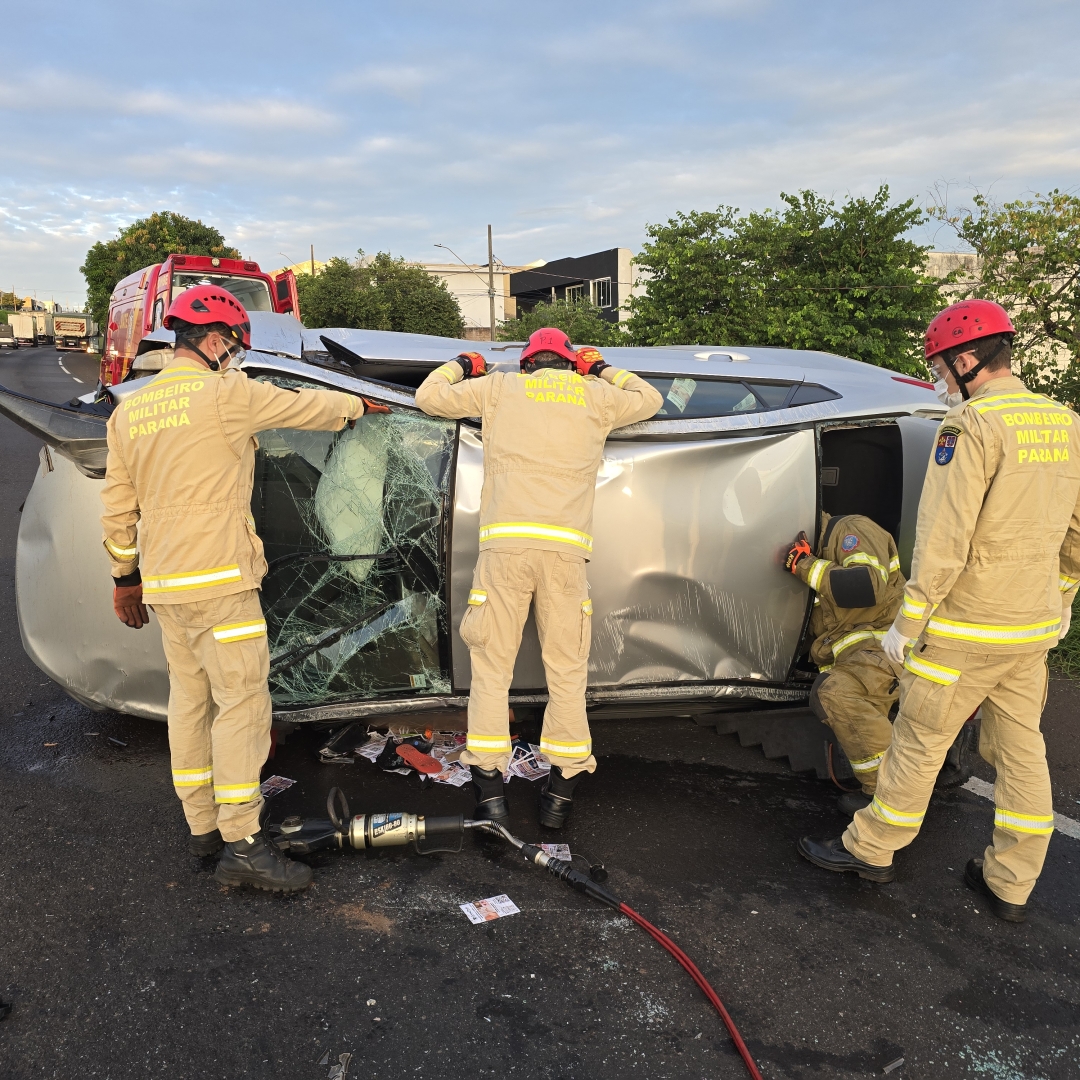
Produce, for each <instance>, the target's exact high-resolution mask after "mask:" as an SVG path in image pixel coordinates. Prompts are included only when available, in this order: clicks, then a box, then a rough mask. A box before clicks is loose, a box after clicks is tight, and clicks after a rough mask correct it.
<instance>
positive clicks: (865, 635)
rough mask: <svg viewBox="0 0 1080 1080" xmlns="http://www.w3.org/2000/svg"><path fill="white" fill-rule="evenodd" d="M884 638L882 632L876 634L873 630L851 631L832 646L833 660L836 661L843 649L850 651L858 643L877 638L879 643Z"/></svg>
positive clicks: (883, 632)
mask: <svg viewBox="0 0 1080 1080" xmlns="http://www.w3.org/2000/svg"><path fill="white" fill-rule="evenodd" d="M884 636H885V631H884V630H881V631H878V632H877V633H875V632H874V631H873V630H853V631H852V632H851V633H850V634H845V635H844V636H843V637H842V638H840V640H839V641H837V642H835V643H834V644H833V647H832V654H833V659H834V660H836V659H837V658H838V657H839V656H840V654H841V653H842V652H843V651H844V650H845V649H850V648H851V646H852V645H855V644H857V643H858V642H860V641H869V640H871V639H872V638H877V639H878V640H879V641H880V640H881V639H882V638H883V637H884Z"/></svg>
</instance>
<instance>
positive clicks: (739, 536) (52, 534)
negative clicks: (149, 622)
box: [0, 312, 945, 763]
mask: <svg viewBox="0 0 1080 1080" xmlns="http://www.w3.org/2000/svg"><path fill="white" fill-rule="evenodd" d="M252 334H253V345H254V348H253V350H252V351H251V352H249V353H248V355H247V358H246V360H245V361H244V365H243V366H244V370H245V371H247V373H248V375H249V376H250V377H252V378H258V379H267V380H270V381H272V382H275V383H278V384H280V385H287V386H299V385H307V386H328V387H334V388H336V389H339V390H346V391H349V392H352V393H356V394H364V395H366V396H368V397H371V398H374V399H376V400H379V401H382V402H385V403H386V404H388V405H389V406H390V407H391V408H392V410H393V411H392V412H391V413H390V414H373V415H369V416H366V417H364V418H363V419H362V420H361V421H360V422H358V423H357V425H356V428H355V429H354V430H349V429H345V430H344V431H342V432H339V433H318V432H300V431H268V432H265V433H264V434H263V435H261V436H260V440H259V441H260V448H259V451H258V456H257V461H256V476H255V489H254V495H253V499H252V507H251V509H252V513H253V515H254V517H255V522H256V525H257V528H258V532H259V535H260V536H261V537H262V538H263V541H264V544H265V547H266V555H267V559H268V562H269V572H268V574H267V576H266V579H265V581H264V583H263V606H264V608H265V611H266V617H267V623H268V627H269V633H270V652H271V657H272V663H271V690H272V693H273V698H274V702H275V718H276V719H277V720H278V721H280V722H295V723H299V722H305V721H323V722H325V721H335V720H346V719H354V718H362V717H378V716H386V715H389V714H394V713H403V712H408V713H416V712H418V711H421V710H440V709H446V708H454V709H459V708H460V707H461V706H463V705H464V704H465V703H466V702H467V699H468V692H469V681H470V670H469V654H468V650H467V649H466V647H465V645H464V644H463V642H462V641H461V640H460V639H459V637H458V636H457V629H456V628H457V625H458V623H459V621H460V619H461V615H462V612H463V611H464V610H465V607H466V603H467V597H468V592H469V587H470V584H471V580H472V572H473V566H474V563H475V561H476V557H477V554H478V524H477V521H478V512H479V505H480V488H481V482H482V475H483V437H482V432H481V430H480V425H479V422H478V421H469V420H465V421H462V422H460V423H456V422H453V421H447V420H441V419H434V418H431V417H428V416H426V415H424V414H423V413H421V412H420V411H419V410H418V409H417V408H416V406H415V401H414V394H415V388H416V387H417V386H418V385H419V384H420V382H421V381H422V379H423V378H424V376H425V375H426V374H427V372H428V371H430V370H431V369H432V368H434V367H436V366H438V364H440V363H442V362H443V361H445V360H446V359H448V358H450V357H452V356H454V355H456V354H457V353H458V352H460V351H462V350H464V349H470V350H478V351H481V352H483V353H484V354H485V355H486V356H487V359H488V366H489V367H490V368H510V369H512V370H516V369H517V356H518V351H519V348H520V346H515V345H501V344H489V343H486V342H479V343H478V342H474V341H470V342H464V341H455V340H449V339H442V338H430V337H422V336H418V335H407V334H394V333H380V332H375V331H363V330H340V329H328V330H306V329H304V328H303V327H302V326H301V325H300V324H299V323H298V322H296V320H294V319H292V318H291V317H290V316H283V315H275V314H272V313H259V312H255V313H253V314H252ZM170 338H171V335H169V333H168V332H167V331H161V330H159V331H157V332H156V333H155V334H153V335H151V336H150V337H149V338H147V339H145V340H144V341H143V342H142V345H141V350H142V351H141V352H140V355H139V357H137V358H136V361H135V365H134V370H133V372H132V378H131V379H130V380H129V381H128V382H126V383H123V384H121V385H119V386H115V387H110V388H108V390H106V391H101V390H99V391H98V392H97V393H95V394H90V395H87V396H86V397H85V398H82V399H78V400H77V401H76V402H73V403H71V404H69V405H66V406H58V405H51V404H46V403H42V402H37V401H33V400H31V399H29V398H26V397H23V396H20V395H17V394H14V393H11V392H8V391H0V411H2V412H3V413H4V414H5V415H7V416H8V417H10V418H11V419H13V420H15V421H16V422H17V423H19V424H21V425H22V426H23V427H26V428H28V429H29V430H31V431H34V432H36V433H37V434H38V435H40V437H41V439H42V440H43V441H44V443H45V446H44V447H43V448H42V452H41V467H40V469H39V471H38V474H37V477H36V479H35V482H34V485H33V488H32V490H31V492H30V494H29V496H28V498H27V500H26V503H25V506H24V509H23V515H22V523H21V527H20V531H19V541H18V551H17V595H18V601H19V619H20V628H21V632H22V639H23V644H24V646H25V648H26V651H27V653H28V654H29V655H30V657H31V658H32V659H33V660H34V662H35V663H36V664H37V665H38V666H39V667H40V668H41V669H42V670H43V671H44V672H45V673H46V674H48V675H49V677H50V678H52V679H53V680H55V681H56V682H57V683H59V684H60V685H61V686H62V687H64V689H65V690H66V691H67V692H68V693H69V694H70V695H71V696H72V697H74V698H76V699H77V700H79V701H81V702H84V703H85V704H86V705H88V706H90V707H91V708H96V709H102V708H111V709H116V710H119V711H121V712H127V713H133V714H135V715H138V716H143V717H150V718H155V719H163V718H164V717H165V711H166V704H167V698H168V677H167V674H166V669H165V657H164V654H163V652H162V649H161V644H160V639H159V637H158V635H156V634H153V633H145V634H136V633H132V632H131V631H130V630H129V629H127V628H126V627H124V626H123V625H122V624H121V623H120V622H119V620H117V618H116V617H115V615H114V614H113V612H112V605H111V597H110V586H109V565H108V561H107V559H106V556H105V553H104V551H103V548H102V544H101V526H100V521H99V518H100V513H101V503H100V501H99V498H98V492H99V490H100V486H101V480H102V478H103V476H104V472H105V457H106V444H105V423H106V420H107V418H108V415H109V413H110V412H111V410H112V408H113V407H114V406H115V404H116V402H117V401H119V400H122V399H123V397H124V396H125V395H127V394H130V393H133V392H136V391H137V390H138V389H140V388H141V387H142V386H144V385H145V382H146V380H147V379H148V378H152V377H153V372H154V371H155V370H157V369H158V368H160V366H161V364H162V357H163V356H165V355H166V353H165V351H164V350H167V349H168V348H169V347H170V344H171V342H170ZM606 358H607V359H608V360H609V361H610V362H612V363H614V364H617V365H619V366H620V367H625V368H629V369H631V370H633V371H635V372H637V373H639V374H641V375H643V376H644V377H646V378H647V379H648V380H649V381H650V382H651V383H652V384H653V385H654V386H656V387H657V388H658V389H659V390H660V392H661V393H662V394H663V395H664V397H665V403H664V408H663V409H662V410H661V411H660V413H659V414H657V416H656V417H654V418H653V419H652V420H649V421H647V422H645V423H641V424H637V425H634V426H633V427H628V428H624V429H622V430H619V431H616V432H613V433H612V436H611V438H610V439H609V441H608V444H607V448H606V450H605V454H604V460H603V465H602V467H601V470H600V474H599V476H598V478H597V492H596V508H595V521H594V530H593V531H594V536H595V546H594V554H593V557H592V561H591V563H590V565H589V582H590V587H591V591H592V600H593V610H594V620H593V625H594V633H593V645H592V655H591V659H590V664H589V693H588V701H589V707H590V712H591V714H594V715H600V716H603V715H609V716H631V715H633V716H652V715H655V716H672V715H696V716H700V717H702V718H708V719H709V722H714V721H715V722H717V723H718V724H719V725H720V729H721V730H725V728H724V717H730V718H731V722H730V723H729V724H728V727H727V730H735V729H736V728H737V727H738V724H737V723H734V721H735V718H737V717H744V718H745V717H749V718H750V719H752V720H754V721H755V722H756V723H757V724H758V726H760V722H761V721H765V720H776V721H779V720H780V719H781V718H782V717H783V716H785V715H788V714H791V713H792V710H793V709H794V708H795V707H798V706H801V704H802V703H803V702H804V701H805V699H806V697H807V694H808V689H809V685H810V682H811V681H812V679H813V671H812V670H811V669H804V668H803V667H802V666H800V643H801V639H802V634H803V630H804V628H805V626H806V623H807V619H808V616H809V612H810V606H811V600H812V598H811V595H810V593H809V592H808V591H807V589H806V588H805V586H803V585H802V584H801V582H799V581H798V580H797V579H795V578H794V577H793V576H792V575H791V574H788V573H785V572H784V570H783V565H782V552H783V551H784V550H786V547H787V544H788V542H789V541H790V540H791V538H792V537H794V536H795V535H796V534H797V533H798V532H799V531H800V530H805V531H806V532H807V533H808V534H809V535H810V536H811V537H813V536H814V535H815V532H816V529H817V522H818V521H819V516H820V515H819V512H820V511H821V510H825V511H827V512H829V513H834V514H835V513H855V512H858V513H862V514H866V515H868V516H869V517H871V518H873V519H874V520H875V521H877V522H879V523H880V524H881V525H882V526H883V527H884V528H886V529H888V530H889V531H891V532H892V533H893V534H894V536H895V537H896V538H897V540H898V544H899V548H900V553H901V560H902V564H903V569H904V570H905V572H906V571H907V570H908V560H909V559H910V556H911V550H912V545H913V541H914V529H915V516H916V510H917V506H918V501H919V494H920V491H921V486H922V480H923V474H924V471H925V467H926V462H927V460H928V458H929V454H930V450H931V446H932V444H933V441H934V438H935V435H936V429H937V423H938V420H939V419H940V417H941V416H942V415H943V414H944V411H945V410H944V406H942V405H940V404H939V403H938V401H937V399H936V398H935V396H934V394H933V392H932V391H931V390H930V388H929V387H928V385H927V384H925V383H920V382H919V381H918V380H914V379H909V378H906V377H904V376H900V375H897V374H895V373H894V372H891V371H887V370H883V369H880V368H876V367H871V366H868V365H866V364H861V363H858V362H856V361H853V360H847V359H844V358H841V357H838V356H832V355H828V354H824V353H814V352H796V351H790V350H783V349H764V348H762V349H759V348H746V349H739V350H735V349H728V348H719V347H717V348H713V347H704V346H679V347H664V348H651V349H646V348H640V349H638V348H627V349H610V350H606ZM544 700H545V693H544V674H543V667H542V664H541V661H540V649H539V644H538V641H537V637H536V632H535V627H533V626H532V624H531V621H530V625H529V626H527V627H526V632H525V638H524V643H523V646H522V649H521V653H520V655H519V658H518V663H517V668H516V671H515V677H514V682H513V686H512V690H511V704H512V705H514V706H515V707H517V708H528V707H529V706H537V705H540V704H542V703H543V702H544ZM764 709H768V710H769V712H768V713H767V714H766V713H765V712H762V710H764ZM432 721H433V723H435V722H436V721H437V715H435V714H433V715H432ZM733 724H734V726H732V725H733ZM781 752H786V751H783V750H781ZM793 763H794V762H793Z"/></svg>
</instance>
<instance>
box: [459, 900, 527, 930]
mask: <svg viewBox="0 0 1080 1080" xmlns="http://www.w3.org/2000/svg"><path fill="white" fill-rule="evenodd" d="M460 907H461V910H462V911H464V912H465V914H466V916H467V917H468V919H469V922H471V923H485V922H492V921H493V920H494V919H501V918H503V917H504V916H505V915H517V914H519V912H520V911H521V908H519V907H518V906H517V904H515V903H514V901H513V900H511V899H510V897H509V896H507V895H506V893H502V894H501V895H499V896H489V897H488V898H487V899H486V900H474V901H473V902H472V903H471V904H461V905H460Z"/></svg>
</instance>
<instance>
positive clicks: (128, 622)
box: [112, 585, 150, 630]
mask: <svg viewBox="0 0 1080 1080" xmlns="http://www.w3.org/2000/svg"><path fill="white" fill-rule="evenodd" d="M112 606H113V611H115V612H116V617H117V618H118V619H119V620H120V621H121V622H122V623H123V624H124V625H125V626H130V627H131V628H132V629H133V630H138V629H140V628H141V627H143V626H145V625H146V624H147V623H148V622H149V621H150V613H149V612H148V611H147V610H146V606H145V605H144V604H143V602H142V585H115V586H113V601H112Z"/></svg>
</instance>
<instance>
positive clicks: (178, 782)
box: [172, 765, 214, 787]
mask: <svg viewBox="0 0 1080 1080" xmlns="http://www.w3.org/2000/svg"><path fill="white" fill-rule="evenodd" d="M213 779H214V770H213V769H212V768H211V767H210V766H209V765H207V766H206V768H204V769H173V771H172V782H173V787H209V786H210V784H211V783H212V782H213Z"/></svg>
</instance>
